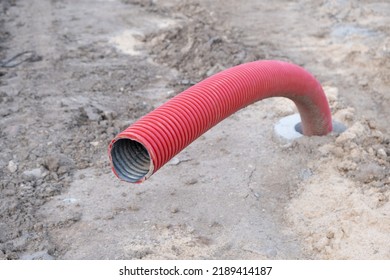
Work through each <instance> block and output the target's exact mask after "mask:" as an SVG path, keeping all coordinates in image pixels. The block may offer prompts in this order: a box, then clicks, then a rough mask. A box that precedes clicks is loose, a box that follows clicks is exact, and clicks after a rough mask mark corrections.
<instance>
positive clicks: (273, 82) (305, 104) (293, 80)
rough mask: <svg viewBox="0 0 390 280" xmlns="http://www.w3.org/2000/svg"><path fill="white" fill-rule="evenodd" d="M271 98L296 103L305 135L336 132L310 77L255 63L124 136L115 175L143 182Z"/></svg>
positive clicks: (185, 95)
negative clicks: (202, 139)
mask: <svg viewBox="0 0 390 280" xmlns="http://www.w3.org/2000/svg"><path fill="white" fill-rule="evenodd" d="M268 97H287V98H289V99H291V100H292V101H294V103H295V104H296V106H297V108H298V111H299V113H300V116H301V121H302V130H303V134H304V135H307V136H310V135H325V134H328V133H329V132H331V131H332V119H331V113H330V109H329V105H328V101H327V99H326V96H325V94H324V92H323V90H322V87H321V85H320V83H319V82H318V81H317V80H316V79H315V78H314V77H313V76H312V75H311V74H310V73H308V72H307V71H306V70H304V69H303V68H301V67H299V66H297V65H294V64H291V63H287V62H282V61H273V60H264V61H255V62H250V63H246V64H242V65H239V66H235V67H232V68H229V69H227V70H224V71H222V72H220V73H218V74H215V75H213V76H211V77H209V78H207V79H205V80H203V81H202V82H199V83H198V84H196V85H194V86H192V87H190V88H188V89H187V90H185V91H183V92H182V93H180V94H178V95H177V96H175V97H174V98H172V99H171V100H169V101H168V102H166V103H165V104H163V105H161V106H160V107H158V108H157V109H155V110H154V111H152V112H150V113H149V114H147V115H145V116H144V117H142V118H141V119H139V120H138V121H137V122H135V123H134V124H133V125H131V126H130V127H128V128H127V129H126V130H124V131H123V132H121V133H119V134H118V135H117V136H116V137H115V138H114V139H113V140H112V142H111V144H110V145H109V156H110V160H111V164H112V170H113V172H114V173H115V174H116V176H118V177H119V178H120V179H121V180H123V181H126V182H131V183H139V182H143V181H144V180H146V179H147V178H149V177H150V176H151V175H152V174H153V173H155V172H156V171H157V170H158V169H160V168H161V167H162V166H163V165H164V164H165V163H167V162H168V161H169V160H170V159H171V158H172V157H174V156H175V155H176V154H178V153H179V152H180V151H181V150H183V149H184V148H185V147H187V146H188V145H189V144H190V143H191V142H193V141H194V140H195V139H197V138H198V137H199V136H201V135H202V134H203V133H205V132H206V131H207V130H208V129H210V128H211V127H213V126H215V125H216V124H217V123H219V122H220V121H222V120H223V119H225V118H227V117H228V116H230V115H232V114H233V113H235V112H237V111H238V110H240V109H242V108H244V107H246V106H248V105H249V104H252V103H254V102H256V101H259V100H262V99H264V98H268Z"/></svg>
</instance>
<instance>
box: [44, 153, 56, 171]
mask: <svg viewBox="0 0 390 280" xmlns="http://www.w3.org/2000/svg"><path fill="white" fill-rule="evenodd" d="M44 165H45V167H46V168H47V169H48V170H50V171H57V170H58V167H60V160H59V159H58V158H57V157H53V156H48V157H47V158H46V159H45V163H44Z"/></svg>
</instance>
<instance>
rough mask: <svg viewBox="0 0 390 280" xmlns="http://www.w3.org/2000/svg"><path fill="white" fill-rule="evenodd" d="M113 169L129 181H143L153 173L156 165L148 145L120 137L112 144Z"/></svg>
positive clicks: (122, 178) (116, 173) (119, 176)
mask: <svg viewBox="0 0 390 280" xmlns="http://www.w3.org/2000/svg"><path fill="white" fill-rule="evenodd" d="M110 157H111V164H112V170H113V171H114V173H115V175H116V176H117V177H118V178H119V179H121V180H123V181H126V182H129V183H141V182H143V181H145V180H146V179H147V178H149V177H150V176H151V175H152V174H153V170H154V166H153V162H152V160H151V157H150V154H149V152H148V150H147V149H146V147H145V146H144V145H143V144H141V143H140V142H138V141H135V140H132V139H128V138H119V139H116V140H115V141H114V142H113V144H112V145H111V150H110Z"/></svg>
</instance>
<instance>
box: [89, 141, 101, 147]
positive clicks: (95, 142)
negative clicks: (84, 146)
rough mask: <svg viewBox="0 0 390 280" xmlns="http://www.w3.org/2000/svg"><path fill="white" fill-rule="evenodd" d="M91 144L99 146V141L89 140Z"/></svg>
mask: <svg viewBox="0 0 390 280" xmlns="http://www.w3.org/2000/svg"><path fill="white" fill-rule="evenodd" d="M89 144H91V145H92V146H94V147H97V146H99V141H94V142H89Z"/></svg>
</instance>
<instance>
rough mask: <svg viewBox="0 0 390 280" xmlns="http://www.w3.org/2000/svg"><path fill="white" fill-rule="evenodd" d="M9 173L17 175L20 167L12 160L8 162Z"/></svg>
mask: <svg viewBox="0 0 390 280" xmlns="http://www.w3.org/2000/svg"><path fill="white" fill-rule="evenodd" d="M7 168H8V170H9V172H11V173H15V172H16V170H18V165H17V164H16V163H15V162H14V161H13V160H10V161H9V162H8V166H7Z"/></svg>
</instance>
